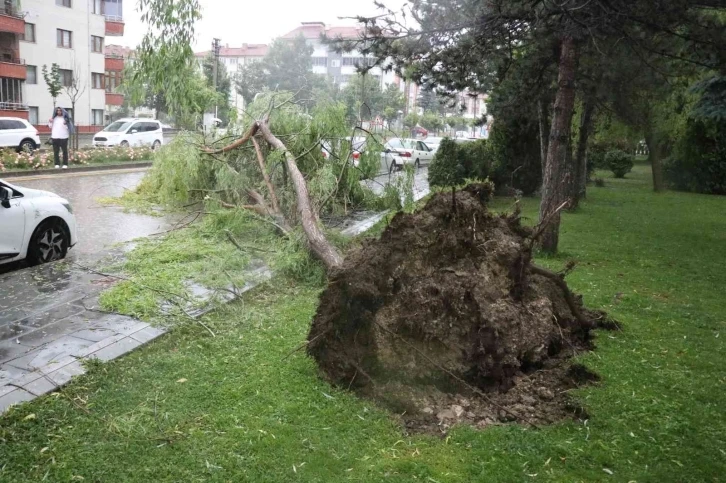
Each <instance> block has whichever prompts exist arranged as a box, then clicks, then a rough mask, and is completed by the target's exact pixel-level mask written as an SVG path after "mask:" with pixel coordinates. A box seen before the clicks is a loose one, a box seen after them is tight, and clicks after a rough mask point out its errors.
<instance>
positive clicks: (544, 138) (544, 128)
mask: <svg viewBox="0 0 726 483" xmlns="http://www.w3.org/2000/svg"><path fill="white" fill-rule="evenodd" d="M537 117H538V122H539V149H540V160H541V162H542V181H543V182H544V177H545V169H546V168H547V149H548V147H549V139H550V130H549V124H548V121H549V119H548V118H549V116H548V115H547V102H546V101H545V100H544V99H542V98H540V99H539V101H538V102H537Z"/></svg>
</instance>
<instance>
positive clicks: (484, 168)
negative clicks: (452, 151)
mask: <svg viewBox="0 0 726 483" xmlns="http://www.w3.org/2000/svg"><path fill="white" fill-rule="evenodd" d="M459 151H460V152H459V157H460V163H461V165H462V167H463V170H464V173H465V176H466V177H467V178H471V179H479V180H485V179H487V178H488V177H489V176H490V175H491V173H492V168H493V165H494V156H493V153H492V149H491V144H490V143H489V142H488V141H487V140H486V139H478V140H476V141H472V142H467V143H464V144H460V145H459Z"/></svg>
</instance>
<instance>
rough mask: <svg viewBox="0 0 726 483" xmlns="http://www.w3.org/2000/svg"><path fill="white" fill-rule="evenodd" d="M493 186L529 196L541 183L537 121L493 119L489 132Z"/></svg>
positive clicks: (519, 118) (527, 119)
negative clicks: (519, 191) (507, 188)
mask: <svg viewBox="0 0 726 483" xmlns="http://www.w3.org/2000/svg"><path fill="white" fill-rule="evenodd" d="M489 143H490V144H491V151H492V157H493V159H494V162H493V169H492V172H491V174H490V178H491V180H492V181H493V182H494V185H495V186H496V187H497V189H502V188H505V187H509V188H512V189H516V190H521V191H522V193H523V194H525V195H531V194H533V193H534V192H535V191H537V189H538V188H539V187H540V185H541V184H542V162H541V151H540V143H539V129H538V126H537V124H536V123H535V122H534V121H533V120H531V119H529V118H523V117H514V118H507V117H501V118H497V120H496V121H495V122H494V126H493V127H492V131H491V133H490V134H489Z"/></svg>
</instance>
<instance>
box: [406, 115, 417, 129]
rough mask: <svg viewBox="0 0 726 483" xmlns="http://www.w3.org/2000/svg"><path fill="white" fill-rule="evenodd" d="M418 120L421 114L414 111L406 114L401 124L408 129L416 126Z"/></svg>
mask: <svg viewBox="0 0 726 483" xmlns="http://www.w3.org/2000/svg"><path fill="white" fill-rule="evenodd" d="M419 122H421V116H420V115H418V114H417V113H415V112H412V113H410V114H407V115H406V117H404V118H403V125H404V126H405V127H407V128H409V129H412V128H414V127H416V126H418V125H419Z"/></svg>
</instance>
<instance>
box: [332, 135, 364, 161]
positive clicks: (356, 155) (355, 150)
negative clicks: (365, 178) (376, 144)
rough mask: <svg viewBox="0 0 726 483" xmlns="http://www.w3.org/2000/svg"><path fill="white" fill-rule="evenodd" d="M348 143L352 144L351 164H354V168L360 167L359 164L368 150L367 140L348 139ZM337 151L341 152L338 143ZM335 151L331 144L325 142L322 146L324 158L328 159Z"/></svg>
mask: <svg viewBox="0 0 726 483" xmlns="http://www.w3.org/2000/svg"><path fill="white" fill-rule="evenodd" d="M345 140H346V141H348V142H350V145H351V153H350V162H351V163H352V164H353V166H355V167H358V163H359V162H360V157H361V155H362V154H363V153H364V152H365V149H366V138H364V137H358V136H357V137H353V138H351V137H347V138H345ZM337 149H338V150H340V143H338V146H337ZM334 151H335V150H334V149H333V148H332V147H331V144H330V142H328V141H324V142H323V144H322V154H323V158H325V159H328V158H330V156H332V155H333V153H334Z"/></svg>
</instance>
